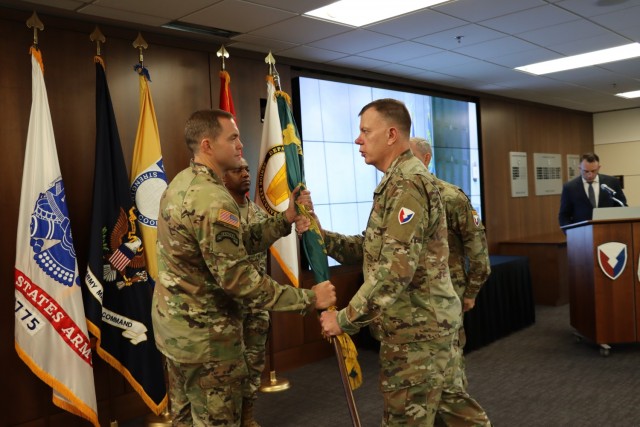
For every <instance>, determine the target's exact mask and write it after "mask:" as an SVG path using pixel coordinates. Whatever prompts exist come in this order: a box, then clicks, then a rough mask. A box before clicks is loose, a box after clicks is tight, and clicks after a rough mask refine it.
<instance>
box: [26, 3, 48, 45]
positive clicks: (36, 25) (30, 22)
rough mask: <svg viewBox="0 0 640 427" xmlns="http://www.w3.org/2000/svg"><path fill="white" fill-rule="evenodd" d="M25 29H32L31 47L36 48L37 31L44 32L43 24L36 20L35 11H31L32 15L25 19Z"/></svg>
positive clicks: (38, 19)
mask: <svg viewBox="0 0 640 427" xmlns="http://www.w3.org/2000/svg"><path fill="white" fill-rule="evenodd" d="M27 27H28V28H33V47H35V48H36V49H37V48H38V30H40V31H44V24H43V23H42V21H41V20H40V18H38V14H37V13H36V11H35V10H34V11H33V15H31V17H30V18H29V19H27Z"/></svg>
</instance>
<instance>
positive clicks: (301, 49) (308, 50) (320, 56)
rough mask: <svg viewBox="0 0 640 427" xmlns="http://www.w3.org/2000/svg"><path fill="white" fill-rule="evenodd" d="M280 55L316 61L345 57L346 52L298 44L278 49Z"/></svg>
mask: <svg viewBox="0 0 640 427" xmlns="http://www.w3.org/2000/svg"><path fill="white" fill-rule="evenodd" d="M278 55H282V56H286V57H287V58H296V59H303V60H306V61H315V62H328V61H333V60H335V59H339V58H344V57H345V54H344V53H339V52H333V51H331V50H326V49H318V48H315V47H311V46H296V47H293V48H291V49H284V50H278Z"/></svg>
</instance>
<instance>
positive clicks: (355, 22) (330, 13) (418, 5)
mask: <svg viewBox="0 0 640 427" xmlns="http://www.w3.org/2000/svg"><path fill="white" fill-rule="evenodd" d="M448 1H451V0H402V1H390V0H367V1H362V0H341V1H337V2H335V3H331V4H329V5H327V6H324V7H321V8H318V9H315V10H312V11H309V12H307V13H305V15H306V16H311V17H314V18H320V19H324V20H326V21H331V22H337V23H340V24H347V25H351V26H354V27H362V26H363V25H367V24H371V23H374V22H379V21H383V20H385V19H389V18H394V17H396V16H400V15H404V14H405V13H409V12H413V11H416V10H420V9H424V8H426V7H429V6H433V5H436V4H440V3H446V2H448Z"/></svg>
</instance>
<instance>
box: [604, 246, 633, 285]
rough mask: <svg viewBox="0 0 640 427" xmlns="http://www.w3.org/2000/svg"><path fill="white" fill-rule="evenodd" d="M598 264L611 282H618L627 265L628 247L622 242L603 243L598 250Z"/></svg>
mask: <svg viewBox="0 0 640 427" xmlns="http://www.w3.org/2000/svg"><path fill="white" fill-rule="evenodd" d="M597 250H598V264H600V269H601V270H602V272H603V273H604V274H605V275H606V276H607V277H608V278H610V279H611V280H616V279H617V278H618V277H620V274H622V272H623V271H624V268H625V267H626V265H627V245H625V244H624V243H620V242H609V243H603V244H601V245H600V246H598V248H597Z"/></svg>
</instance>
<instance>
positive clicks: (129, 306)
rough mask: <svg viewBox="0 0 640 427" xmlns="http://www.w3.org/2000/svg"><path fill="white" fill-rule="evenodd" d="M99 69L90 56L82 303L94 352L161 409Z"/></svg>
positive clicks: (123, 173) (139, 262) (116, 144)
mask: <svg viewBox="0 0 640 427" xmlns="http://www.w3.org/2000/svg"><path fill="white" fill-rule="evenodd" d="M103 67H104V66H103V64H102V60H101V59H100V58H99V57H96V156H95V176H94V181H93V207H92V215H91V230H90V234H89V257H88V266H87V274H86V276H85V287H84V290H85V292H84V297H85V308H86V312H87V320H88V322H89V330H90V331H91V333H92V334H93V335H95V336H96V338H97V339H98V342H97V344H96V349H97V352H98V354H99V355H100V357H102V358H103V359H104V360H105V361H106V362H107V363H109V364H110V365H111V366H113V367H114V368H115V369H117V370H118V371H119V372H120V373H121V374H122V375H123V376H124V377H125V378H126V379H127V381H128V382H129V384H131V386H132V387H133V388H134V389H135V390H136V391H137V392H138V394H140V396H141V397H142V399H143V400H144V402H145V403H146V404H147V406H148V407H149V408H150V409H151V410H152V411H153V412H154V413H156V414H160V413H161V412H162V410H163V409H164V407H165V406H166V403H167V397H166V391H165V382H164V370H163V367H162V359H161V357H160V353H159V352H158V350H157V349H156V345H155V341H154V339H153V330H152V326H151V292H152V288H151V284H150V283H149V280H148V279H149V276H148V274H147V271H146V270H145V257H144V246H143V244H142V240H141V238H140V231H139V229H138V221H137V219H136V211H135V209H134V205H133V201H132V200H131V196H130V194H129V179H128V177H127V170H126V166H125V163H124V156H123V154H122V147H121V145H120V136H119V135H118V127H117V125H116V121H115V116H114V113H113V106H112V104H111V96H110V95H109V88H108V87H107V79H106V76H105V73H104V68H103Z"/></svg>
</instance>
